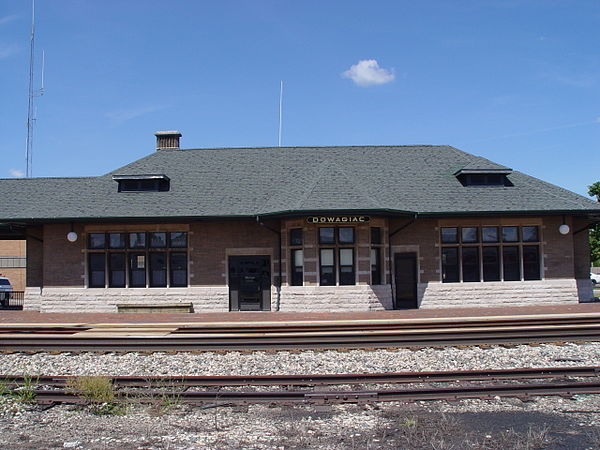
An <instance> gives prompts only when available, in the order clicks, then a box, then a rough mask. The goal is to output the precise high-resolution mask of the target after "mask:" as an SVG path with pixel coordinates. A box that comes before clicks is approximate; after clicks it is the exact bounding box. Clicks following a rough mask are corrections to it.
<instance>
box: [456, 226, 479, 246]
mask: <svg viewBox="0 0 600 450" xmlns="http://www.w3.org/2000/svg"><path fill="white" fill-rule="evenodd" d="M460 234H461V238H462V241H463V242H466V243H473V242H479V236H477V227H463V228H461V229H460Z"/></svg>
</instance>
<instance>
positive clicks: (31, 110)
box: [25, 0, 45, 178]
mask: <svg viewBox="0 0 600 450" xmlns="http://www.w3.org/2000/svg"><path fill="white" fill-rule="evenodd" d="M34 50H35V0H31V41H30V48H29V91H28V104H27V138H26V140H25V166H26V172H25V176H26V177H28V178H29V177H31V175H32V171H33V159H32V158H33V125H34V123H35V120H36V117H35V116H36V114H35V104H34V102H35V101H34V99H35V98H36V97H41V96H42V95H44V62H45V55H44V52H42V87H41V88H40V89H34V87H33V81H34V71H33V69H34V65H35V60H34V56H35V51H34Z"/></svg>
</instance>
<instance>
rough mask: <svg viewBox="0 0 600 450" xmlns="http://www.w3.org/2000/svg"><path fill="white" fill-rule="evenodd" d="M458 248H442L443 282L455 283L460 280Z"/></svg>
mask: <svg viewBox="0 0 600 450" xmlns="http://www.w3.org/2000/svg"><path fill="white" fill-rule="evenodd" d="M458 275H459V272H458V248H457V247H446V248H442V282H444V283H455V282H457V281H458V280H459V277H458Z"/></svg>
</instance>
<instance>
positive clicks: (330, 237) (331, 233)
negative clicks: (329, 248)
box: [319, 227, 335, 244]
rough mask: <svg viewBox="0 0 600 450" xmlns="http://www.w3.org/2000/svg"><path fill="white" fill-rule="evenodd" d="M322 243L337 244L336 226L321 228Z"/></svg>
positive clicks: (320, 237)
mask: <svg viewBox="0 0 600 450" xmlns="http://www.w3.org/2000/svg"><path fill="white" fill-rule="evenodd" d="M319 243H320V244H335V228H329V227H326V228H319Z"/></svg>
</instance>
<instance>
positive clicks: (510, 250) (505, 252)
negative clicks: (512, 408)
mask: <svg viewBox="0 0 600 450" xmlns="http://www.w3.org/2000/svg"><path fill="white" fill-rule="evenodd" d="M502 267H503V269H504V281H518V280H520V279H521V268H520V265H519V247H516V246H515V247H513V246H510V247H502Z"/></svg>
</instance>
